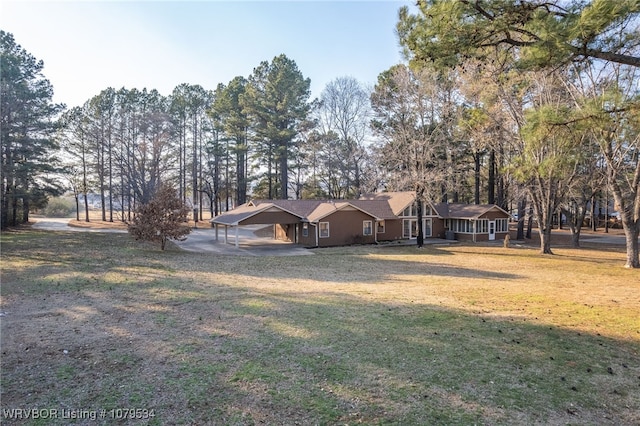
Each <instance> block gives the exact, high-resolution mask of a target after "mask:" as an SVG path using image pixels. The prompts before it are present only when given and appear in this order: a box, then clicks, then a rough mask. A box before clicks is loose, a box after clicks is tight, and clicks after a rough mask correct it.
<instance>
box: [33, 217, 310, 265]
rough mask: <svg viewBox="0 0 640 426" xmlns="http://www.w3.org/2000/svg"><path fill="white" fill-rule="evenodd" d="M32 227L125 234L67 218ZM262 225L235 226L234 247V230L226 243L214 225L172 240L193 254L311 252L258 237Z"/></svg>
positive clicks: (37, 220) (43, 221)
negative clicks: (78, 224)
mask: <svg viewBox="0 0 640 426" xmlns="http://www.w3.org/2000/svg"><path fill="white" fill-rule="evenodd" d="M33 220H34V221H35V223H34V224H33V226H32V227H33V228H34V229H41V230H46V231H66V232H114V233H125V232H127V231H124V230H122V229H92V228H79V227H75V226H69V221H70V219H66V218H45V217H41V218H34V219H33ZM263 227H264V225H254V226H246V227H240V228H239V229H238V237H239V238H238V242H239V244H238V245H239V247H238V248H236V247H235V231H230V232H229V235H228V243H227V244H225V242H224V231H219V233H218V240H217V241H216V233H215V230H214V229H213V228H210V227H208V226H207V227H206V228H197V229H193V230H191V233H190V234H189V235H188V236H187V239H186V240H185V241H173V242H174V243H175V244H176V245H177V246H178V247H180V248H181V249H182V250H184V251H190V252H196V253H211V254H218V255H232V256H305V255H310V254H313V251H312V250H309V249H305V248H303V247H301V246H298V245H295V244H292V243H287V242H284V241H277V240H274V239H272V238H268V237H259V236H257V235H256V234H255V231H257V230H258V229H261V228H263Z"/></svg>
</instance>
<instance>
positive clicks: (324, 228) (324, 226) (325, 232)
mask: <svg viewBox="0 0 640 426" xmlns="http://www.w3.org/2000/svg"><path fill="white" fill-rule="evenodd" d="M319 228H320V238H329V222H320V224H319Z"/></svg>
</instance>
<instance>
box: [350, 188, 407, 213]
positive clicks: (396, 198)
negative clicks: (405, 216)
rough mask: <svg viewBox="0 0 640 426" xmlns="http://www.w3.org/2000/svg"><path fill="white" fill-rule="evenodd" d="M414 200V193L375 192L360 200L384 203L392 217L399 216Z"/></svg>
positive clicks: (365, 195) (361, 197) (363, 196)
mask: <svg viewBox="0 0 640 426" xmlns="http://www.w3.org/2000/svg"><path fill="white" fill-rule="evenodd" d="M415 199H416V194H415V192H411V191H403V192H375V193H371V194H363V195H362V196H360V200H378V201H386V202H387V204H388V205H389V208H390V209H391V211H392V213H393V215H395V216H399V215H400V213H402V211H403V210H404V209H406V208H407V207H408V206H410V205H411V204H412V203H413V202H414V200H415Z"/></svg>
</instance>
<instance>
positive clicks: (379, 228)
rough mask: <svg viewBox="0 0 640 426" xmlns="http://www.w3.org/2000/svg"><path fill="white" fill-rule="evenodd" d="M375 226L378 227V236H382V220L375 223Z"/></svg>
mask: <svg viewBox="0 0 640 426" xmlns="http://www.w3.org/2000/svg"><path fill="white" fill-rule="evenodd" d="M377 225H378V229H377V232H378V234H384V220H381V221H379V222H377Z"/></svg>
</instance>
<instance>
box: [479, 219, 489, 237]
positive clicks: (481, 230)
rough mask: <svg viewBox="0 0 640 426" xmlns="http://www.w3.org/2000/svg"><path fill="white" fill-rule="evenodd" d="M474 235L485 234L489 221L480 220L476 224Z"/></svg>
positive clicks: (487, 230)
mask: <svg viewBox="0 0 640 426" xmlns="http://www.w3.org/2000/svg"><path fill="white" fill-rule="evenodd" d="M476 226H477V229H476V233H477V234H487V233H488V232H489V221H488V220H487V219H480V220H479V221H477V222H476Z"/></svg>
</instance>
